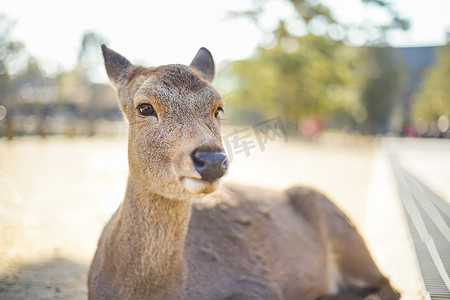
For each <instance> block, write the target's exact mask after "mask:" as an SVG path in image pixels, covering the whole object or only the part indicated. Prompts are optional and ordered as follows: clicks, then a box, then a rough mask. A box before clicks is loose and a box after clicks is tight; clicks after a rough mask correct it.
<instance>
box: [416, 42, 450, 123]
mask: <svg viewBox="0 0 450 300" xmlns="http://www.w3.org/2000/svg"><path fill="white" fill-rule="evenodd" d="M436 56H437V60H436V63H435V64H434V66H433V67H431V68H430V69H429V70H428V72H427V73H426V74H425V76H424V80H423V81H422V85H421V87H420V88H419V91H418V92H417V94H416V97H415V98H414V102H413V106H412V116H413V120H414V122H415V123H416V124H417V123H420V122H427V123H431V122H436V121H437V120H438V119H439V117H440V116H446V117H447V118H450V44H447V45H445V46H443V47H440V48H439V49H438V50H437V53H436ZM418 125H420V124H418Z"/></svg>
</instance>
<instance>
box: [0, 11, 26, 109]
mask: <svg viewBox="0 0 450 300" xmlns="http://www.w3.org/2000/svg"><path fill="white" fill-rule="evenodd" d="M13 27H14V23H13V22H12V21H11V20H10V19H9V18H8V17H7V16H5V15H2V14H0V104H1V103H4V102H5V101H7V97H8V94H10V93H13V92H14V91H13V86H12V78H11V77H14V76H15V74H16V73H18V72H19V71H20V68H21V67H22V65H23V64H21V61H23V57H24V56H25V53H24V47H23V44H22V43H20V42H17V41H14V40H13V39H12V38H11V30H12V29H13ZM11 73H13V74H11Z"/></svg>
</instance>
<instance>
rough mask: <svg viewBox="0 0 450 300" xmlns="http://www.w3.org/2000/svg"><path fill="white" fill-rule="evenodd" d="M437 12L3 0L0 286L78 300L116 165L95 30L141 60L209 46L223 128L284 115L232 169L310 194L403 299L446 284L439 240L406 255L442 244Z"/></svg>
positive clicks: (443, 86)
mask: <svg viewBox="0 0 450 300" xmlns="http://www.w3.org/2000/svg"><path fill="white" fill-rule="evenodd" d="M449 16H450V2H449V1H447V0H430V1H427V2H426V3H425V2H424V1H416V0H414V1H411V0H391V1H389V0H340V1H331V0H229V1H212V0H192V1H177V0H168V1H158V2H157V1H146V2H143V1H135V0H128V1H124V0H119V1H106V0H101V1H86V0H79V1H52V0H42V1H25V0H15V1H4V2H3V3H2V5H1V7H0V230H1V236H0V299H85V298H86V273H87V269H88V266H89V263H90V259H91V257H92V254H93V251H94V250H95V247H96V240H97V238H98V235H99V233H100V231H101V229H102V227H103V225H104V222H105V221H106V220H108V218H109V216H110V215H111V214H112V212H113V211H114V210H115V208H116V207H117V206H118V204H119V203H120V201H121V200H122V197H123V193H124V189H125V183H126V176H127V161H126V133H127V127H128V125H127V124H126V123H125V121H124V119H123V117H122V114H121V112H120V111H119V109H118V106H117V97H116V94H115V91H114V90H113V89H112V88H111V86H110V84H109V82H108V78H107V76H106V72H105V71H104V66H103V58H102V56H101V51H100V46H99V45H100V44H102V43H105V44H107V45H108V46H109V47H110V48H112V49H113V50H115V51H117V52H119V53H121V54H122V55H124V56H126V57H127V58H128V59H129V60H130V61H131V62H133V63H135V64H142V65H145V66H157V65H162V64H170V63H182V64H189V63H190V61H191V60H192V58H193V57H194V55H195V53H196V52H197V50H198V49H199V48H200V47H202V46H204V47H207V48H208V49H209V50H210V51H211V52H212V54H213V56H214V59H215V63H216V69H217V74H216V77H215V80H214V82H213V85H214V86H215V87H216V88H217V89H218V90H219V92H220V93H221V94H222V97H223V98H224V99H225V102H226V108H225V114H224V124H225V128H224V134H225V136H226V137H230V138H232V137H233V136H234V135H235V134H237V132H241V133H243V134H246V130H250V131H248V132H247V133H248V135H247V137H248V136H250V134H251V133H256V132H257V131H256V129H255V128H257V126H259V125H261V124H266V125H268V124H269V125H270V124H271V123H270V122H273V120H275V123H272V125H274V126H275V125H276V126H275V127H270V128H272V129H273V128H278V129H280V128H282V129H283V131H282V132H281V133H280V132H276V131H273V132H272V133H273V135H272V136H265V141H266V144H264V145H263V144H261V141H260V140H254V138H255V136H251V137H250V140H248V141H247V144H248V145H250V144H251V143H253V147H252V148H248V149H241V150H240V151H238V149H236V147H237V146H236V145H238V144H235V148H234V149H233V148H232V149H229V148H228V151H229V154H230V155H231V154H234V157H233V164H232V168H231V171H230V174H229V178H230V180H231V181H238V182H244V183H249V184H254V185H260V186H266V187H270V188H275V189H283V188H286V187H287V186H289V185H292V184H295V183H302V184H306V185H311V186H314V187H316V188H318V189H320V190H322V191H324V192H325V193H326V194H328V195H330V196H331V198H333V199H335V201H336V202H337V203H338V205H339V206H340V207H341V208H342V209H343V210H344V211H346V212H347V213H348V214H349V215H350V217H351V218H352V219H353V220H354V221H355V223H356V224H357V225H358V227H359V228H360V230H361V231H362V233H363V234H364V236H365V238H366V240H367V242H368V245H369V247H370V248H371V250H372V252H373V253H374V257H375V259H376V261H377V263H378V264H379V265H380V267H381V268H382V270H383V271H385V272H386V274H388V275H389V276H390V277H391V279H393V281H394V283H395V285H396V286H397V287H399V289H400V290H402V292H403V293H404V299H425V298H427V297H428V298H430V297H431V296H433V295H438V296H439V295H441V296H442V295H444V296H442V297H444V298H445V297H446V296H447V295H448V294H445V293H447V292H448V290H449V289H450V280H449V278H448V272H450V266H449V265H450V260H449V259H448V255H446V256H445V255H438V256H437V257H436V255H435V256H433V255H431V254H430V255H429V257H428V256H426V257H424V256H420V255H417V253H418V252H421V248H420V247H421V246H422V247H425V248H424V249H425V250H426V251H422V252H424V253H425V252H427V251H428V250H429V249H431V248H433V247H432V246H430V244H429V243H428V244H427V243H426V242H424V241H429V239H426V238H424V237H425V236H433V237H434V241H435V244H436V245H437V248H436V247H435V248H436V249H437V251H438V253H447V254H448V253H450V249H449V245H450V243H449V237H450V235H449V232H450V231H449V229H448V225H449V224H450V221H449V206H448V203H449V201H450V191H449V188H448V186H449V185H448V182H450V173H449V172H450V151H449V150H450V147H449V141H450V140H449V138H450V129H449V123H450V122H449V118H450V96H449V95H450V18H449ZM277 126H278V127H277ZM236 128H239V130H238V129H236ZM252 130H253V131H252ZM243 136H245V135H243ZM256 138H258V136H256ZM251 139H253V140H251ZM267 141H268V142H267ZM225 142H226V141H225ZM258 143H259V144H258ZM256 145H259V148H258V147H256ZM238 146H239V145H238ZM241 146H242V145H241ZM250 149H252V151H251V153H250V152H249V151H250ZM243 150H246V151H243ZM247 150H248V151H247ZM250 154H251V155H250ZM255 170H261V172H259V171H258V172H255ZM269 170H270V172H269ZM255 173H257V174H255ZM405 178H406V179H405ZM415 180H417V181H415ZM400 183H403V184H406V185H405V186H401V185H400ZM408 184H409V185H408ZM418 186H419V187H420V188H417V187H418ZM401 191H403V192H401ZM405 191H406V192H405ZM423 191H429V192H426V193H425V192H424V193H425V194H423V193H422V192H423ZM413 198H414V199H416V200H417V199H418V200H417V201H418V202H417V203H416V202H411V201H412V200H411V201H410V199H413ZM380 199H382V201H381V200H380ZM405 199H406V200H405ZM423 199H426V201H429V202H426V203H425V204H424V202H420V201H422V200H423ZM423 201H425V200H423ZM430 203H431V204H430ZM430 205H431V206H432V207H433V208H430V207H431V206H430ZM411 207H412V208H411ZM422 210H423V211H422ZM417 211H419V213H417ZM426 218H431V221H427V219H426ZM417 220H421V221H420V222H424V223H425V224H428V223H427V222H429V223H430V224H431V225H429V224H428V225H429V226H430V227H427V228H428V231H426V233H423V232H419V231H420V230H419V231H417V228H416V227H414V226H415V225H414V224H416V225H417ZM432 220H438V221H437V225H436V224H434V223H433V221H432ZM433 224H434V225H433ZM428 225H427V226H428ZM433 226H434V227H436V228H437V229H435V228H434V227H433ZM419 227H420V226H419ZM420 228H422V227H420ZM433 230H435V231H436V230H437V231H436V232H437V233H436V235H434V233H433V232H434V231H433ZM421 243H422V244H421ZM418 244H419V246H417V245H418ZM420 245H421V246H420ZM427 249H428V250H427ZM422 252H421V253H422ZM428 252H429V251H428ZM428 252H427V253H428ZM431 252H433V251H431ZM426 263H429V264H430V265H433V266H434V268H435V269H436V270H435V271H434V272H435V273H432V274H431V277H433V276H434V275H436V274H437V275H436V277H439V278H440V279H439V280H440V281H439V282H438V283H436V282H435V281H427V280H426V279H424V278H425V275H423V271H421V270H423V269H427V265H426ZM426 282H431V285H430V283H428V285H427V284H426ZM436 286H438V287H437V288H436ZM433 293H434V294H433ZM430 295H431V296H430ZM433 299H440V298H433Z"/></svg>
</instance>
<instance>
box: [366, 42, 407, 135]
mask: <svg viewBox="0 0 450 300" xmlns="http://www.w3.org/2000/svg"><path fill="white" fill-rule="evenodd" d="M362 51H363V52H362V55H363V58H362V59H361V62H362V66H361V68H360V72H359V74H360V76H361V77H362V78H363V80H364V81H365V83H364V87H363V88H364V90H363V93H362V97H361V101H362V104H363V106H364V108H365V112H364V114H365V120H364V123H363V131H364V132H365V133H370V134H383V133H386V132H387V131H388V129H389V128H388V127H389V120H390V117H391V113H392V109H393V108H394V99H395V96H396V93H397V91H398V88H399V84H400V81H401V77H402V65H401V63H400V59H399V58H398V56H397V53H396V51H395V50H394V49H393V48H390V47H367V48H363V49H362Z"/></svg>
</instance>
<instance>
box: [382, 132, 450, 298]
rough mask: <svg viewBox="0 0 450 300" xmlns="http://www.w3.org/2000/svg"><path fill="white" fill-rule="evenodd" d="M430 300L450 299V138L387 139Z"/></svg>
mask: <svg viewBox="0 0 450 300" xmlns="http://www.w3.org/2000/svg"><path fill="white" fill-rule="evenodd" d="M383 145H384V149H385V151H386V153H387V156H388V158H389V161H390V164H391V166H392V170H393V173H394V177H395V180H396V183H397V189H398V195H399V198H400V199H401V203H402V204H403V208H404V213H405V216H406V221H407V224H408V227H409V228H408V229H409V233H410V235H411V238H412V241H413V244H414V250H415V254H416V258H417V266H418V267H419V269H420V273H421V281H422V289H423V290H424V295H425V297H426V298H427V299H433V300H438V299H450V278H449V273H450V229H449V225H450V202H449V200H450V141H448V140H398V139H386V140H385V141H384V143H383Z"/></svg>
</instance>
